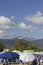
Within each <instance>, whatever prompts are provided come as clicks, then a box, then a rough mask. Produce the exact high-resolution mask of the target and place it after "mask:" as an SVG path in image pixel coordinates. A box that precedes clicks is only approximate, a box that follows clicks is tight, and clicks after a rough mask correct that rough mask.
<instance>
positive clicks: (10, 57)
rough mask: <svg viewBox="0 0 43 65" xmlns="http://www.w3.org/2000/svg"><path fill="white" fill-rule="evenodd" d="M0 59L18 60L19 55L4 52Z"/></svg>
mask: <svg viewBox="0 0 43 65" xmlns="http://www.w3.org/2000/svg"><path fill="white" fill-rule="evenodd" d="M0 58H3V59H16V58H17V59H19V55H18V54H17V53H15V52H5V53H2V54H0Z"/></svg>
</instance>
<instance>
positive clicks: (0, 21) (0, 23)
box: [0, 16, 15, 30]
mask: <svg viewBox="0 0 43 65" xmlns="http://www.w3.org/2000/svg"><path fill="white" fill-rule="evenodd" d="M13 27H15V23H14V22H12V21H11V19H10V18H7V17H5V16H0V30H8V29H11V28H13Z"/></svg>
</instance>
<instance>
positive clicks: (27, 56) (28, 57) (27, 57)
mask: <svg viewBox="0 0 43 65" xmlns="http://www.w3.org/2000/svg"><path fill="white" fill-rule="evenodd" d="M19 55H20V60H22V61H23V62H24V63H25V62H29V61H33V60H34V59H35V56H34V55H33V54H32V53H30V52H29V53H28V52H24V53H19Z"/></svg>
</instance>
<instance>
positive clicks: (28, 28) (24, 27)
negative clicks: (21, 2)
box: [18, 22, 37, 32]
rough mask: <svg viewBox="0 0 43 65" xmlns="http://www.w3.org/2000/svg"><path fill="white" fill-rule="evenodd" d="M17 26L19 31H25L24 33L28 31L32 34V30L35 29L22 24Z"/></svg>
mask: <svg viewBox="0 0 43 65" xmlns="http://www.w3.org/2000/svg"><path fill="white" fill-rule="evenodd" d="M18 26H19V28H20V29H22V30H26V31H29V32H33V31H34V30H36V29H37V28H36V27H33V26H32V25H26V24H24V23H23V22H21V23H20V24H19V25H18Z"/></svg>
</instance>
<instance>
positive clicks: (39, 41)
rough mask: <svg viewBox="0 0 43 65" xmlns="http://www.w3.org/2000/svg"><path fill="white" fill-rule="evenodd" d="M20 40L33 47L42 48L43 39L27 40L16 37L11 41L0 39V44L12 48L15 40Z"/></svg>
mask: <svg viewBox="0 0 43 65" xmlns="http://www.w3.org/2000/svg"><path fill="white" fill-rule="evenodd" d="M20 39H22V40H23V41H24V42H25V43H27V44H32V45H35V46H37V47H39V48H43V39H35V38H27V37H21V36H18V37H16V38H12V39H0V42H1V43H3V44H4V45H5V47H6V48H11V47H13V46H14V44H15V43H16V41H17V40H20Z"/></svg>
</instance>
